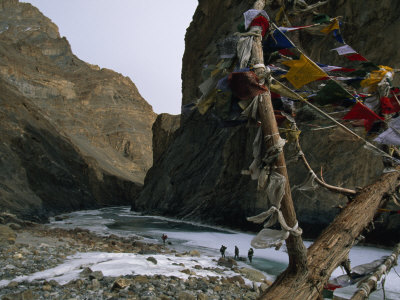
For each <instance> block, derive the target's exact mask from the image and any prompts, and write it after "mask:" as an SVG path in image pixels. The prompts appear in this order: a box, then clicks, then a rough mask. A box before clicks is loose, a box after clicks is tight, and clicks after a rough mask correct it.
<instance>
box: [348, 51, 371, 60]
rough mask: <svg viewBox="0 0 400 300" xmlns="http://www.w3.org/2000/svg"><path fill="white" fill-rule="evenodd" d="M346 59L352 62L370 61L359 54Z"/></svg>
mask: <svg viewBox="0 0 400 300" xmlns="http://www.w3.org/2000/svg"><path fill="white" fill-rule="evenodd" d="M346 58H347V59H348V60H350V61H368V59H366V58H365V57H364V56H362V55H361V54H358V53H354V54H350V55H346Z"/></svg>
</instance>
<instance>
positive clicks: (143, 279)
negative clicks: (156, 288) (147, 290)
mask: <svg viewBox="0 0 400 300" xmlns="http://www.w3.org/2000/svg"><path fill="white" fill-rule="evenodd" d="M133 280H134V281H135V282H137V283H148V282H149V279H148V278H147V277H146V276H142V275H139V276H135V277H134V278H133Z"/></svg>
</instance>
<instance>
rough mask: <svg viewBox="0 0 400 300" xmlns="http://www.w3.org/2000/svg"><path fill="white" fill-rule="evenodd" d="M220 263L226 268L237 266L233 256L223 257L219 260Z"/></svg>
mask: <svg viewBox="0 0 400 300" xmlns="http://www.w3.org/2000/svg"><path fill="white" fill-rule="evenodd" d="M218 265H219V266H223V267H226V268H232V267H233V266H237V262H236V261H235V260H234V259H232V258H223V257H221V258H220V259H219V260H218Z"/></svg>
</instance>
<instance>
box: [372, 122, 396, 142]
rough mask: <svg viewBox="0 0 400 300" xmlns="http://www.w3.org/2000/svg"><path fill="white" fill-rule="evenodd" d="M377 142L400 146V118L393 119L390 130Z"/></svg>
mask: <svg viewBox="0 0 400 300" xmlns="http://www.w3.org/2000/svg"><path fill="white" fill-rule="evenodd" d="M374 141H375V142H377V143H379V144H385V145H396V146H399V145H400V117H397V118H395V119H392V121H390V122H389V129H387V130H385V131H384V132H382V133H381V134H380V135H379V136H378V137H377V138H376V139H374Z"/></svg>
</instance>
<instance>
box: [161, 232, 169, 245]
mask: <svg viewBox="0 0 400 300" xmlns="http://www.w3.org/2000/svg"><path fill="white" fill-rule="evenodd" d="M167 238H168V236H167V235H166V234H165V233H163V235H162V236H161V239H162V241H163V244H164V245H165V241H166V240H167Z"/></svg>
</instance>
